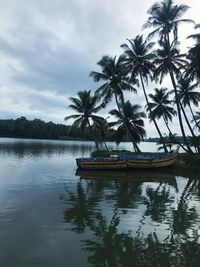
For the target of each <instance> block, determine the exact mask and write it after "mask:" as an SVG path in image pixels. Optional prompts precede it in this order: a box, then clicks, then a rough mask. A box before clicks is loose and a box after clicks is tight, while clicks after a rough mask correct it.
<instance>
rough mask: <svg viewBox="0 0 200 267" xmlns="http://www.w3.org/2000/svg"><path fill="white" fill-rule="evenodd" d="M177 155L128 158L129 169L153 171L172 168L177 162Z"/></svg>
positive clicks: (162, 154) (150, 155) (160, 154)
mask: <svg viewBox="0 0 200 267" xmlns="http://www.w3.org/2000/svg"><path fill="white" fill-rule="evenodd" d="M176 157H177V153H173V154H170V153H155V154H146V155H142V156H137V157H130V158H127V167H128V168H131V169H133V168H134V169H135V168H137V169H152V168H161V167H167V166H171V165H173V164H174V163H175V162H176Z"/></svg>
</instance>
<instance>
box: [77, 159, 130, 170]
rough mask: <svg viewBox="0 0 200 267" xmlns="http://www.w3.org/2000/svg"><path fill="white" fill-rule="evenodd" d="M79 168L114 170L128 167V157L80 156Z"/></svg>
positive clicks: (78, 160)
mask: <svg viewBox="0 0 200 267" xmlns="http://www.w3.org/2000/svg"><path fill="white" fill-rule="evenodd" d="M76 163H77V166H78V168H81V169H84V170H113V169H120V170H122V169H127V162H126V159H120V158H119V157H108V158H105V157H101V158H100V157H97V158H79V159H76Z"/></svg>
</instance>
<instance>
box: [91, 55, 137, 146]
mask: <svg viewBox="0 0 200 267" xmlns="http://www.w3.org/2000/svg"><path fill="white" fill-rule="evenodd" d="M124 60H125V58H124V56H123V55H121V56H119V58H118V59H117V58H116V57H114V58H113V57H109V56H104V57H102V59H101V60H100V61H99V62H98V63H97V64H98V65H99V66H100V67H101V72H96V71H92V72H91V73H90V76H91V77H92V78H93V79H94V81H95V82H99V81H103V82H104V83H103V85H101V86H100V87H99V88H98V89H97V90H96V94H97V95H98V96H99V97H100V98H103V103H105V104H108V103H109V102H110V101H111V100H112V98H113V97H114V98H115V102H116V104H117V108H118V111H119V114H121V119H122V120H123V123H124V127H125V128H126V131H127V133H128V135H129V138H130V139H131V140H132V142H134V137H133V136H132V135H131V132H130V130H129V129H128V127H127V125H126V123H125V120H124V117H123V115H122V111H121V105H120V103H123V102H124V95H123V91H133V92H134V93H136V92H137V90H136V89H135V87H134V84H135V83H137V80H136V79H133V78H132V79H131V80H130V77H129V70H128V69H127V67H125V66H124Z"/></svg>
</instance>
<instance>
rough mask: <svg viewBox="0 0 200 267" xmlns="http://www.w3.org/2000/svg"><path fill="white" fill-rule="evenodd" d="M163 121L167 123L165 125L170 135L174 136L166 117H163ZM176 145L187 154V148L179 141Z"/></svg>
mask: <svg viewBox="0 0 200 267" xmlns="http://www.w3.org/2000/svg"><path fill="white" fill-rule="evenodd" d="M163 120H164V122H165V124H166V126H167V129H168V131H169V134H171V135H173V133H172V131H171V129H170V128H169V125H168V121H167V119H166V118H165V116H163ZM175 140H176V138H175ZM176 143H177V144H178V145H179V146H180V147H181V148H182V149H183V150H184V151H185V152H187V149H185V147H184V146H183V145H182V144H181V143H180V142H178V141H177V140H176Z"/></svg>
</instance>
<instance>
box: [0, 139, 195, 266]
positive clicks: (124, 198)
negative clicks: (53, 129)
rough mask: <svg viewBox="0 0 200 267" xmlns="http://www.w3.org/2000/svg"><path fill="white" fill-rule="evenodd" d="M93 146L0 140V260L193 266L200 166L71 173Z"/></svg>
mask: <svg viewBox="0 0 200 267" xmlns="http://www.w3.org/2000/svg"><path fill="white" fill-rule="evenodd" d="M109 146H110V147H112V148H115V145H113V144H109ZM141 147H142V148H143V149H144V150H148V151H150V150H151V151H153V150H154V149H155V145H154V144H147V143H144V144H142V146H141ZM122 148H126V149H127V148H128V149H131V147H129V144H124V145H122ZM93 149H94V146H93V144H92V143H90V142H85V143H83V142H73V141H69V142H59V141H34V140H20V139H0V266H1V267H18V266H19V267H51V266H52V267H85V266H98V267H104V266H105V267H119V266H120V267H129V266H131V267H132V266H136V267H137V266H142V267H143V266H144V267H145V266H152V267H153V266H154V267H157V266H162V267H163V266H164V267H165V266H166V267H171V266H181V267H182V266H193V267H194V266H199V262H200V172H199V173H197V172H195V173H192V172H191V171H190V170H187V172H185V171H183V170H179V171H175V170H174V169H173V168H171V169H168V170H165V171H162V172H161V173H159V172H141V171H140V172H138V171H137V172H136V171H134V172H120V171H117V172H116V171H114V172H104V173H102V172H95V171H93V172H86V171H82V172H76V165H75V158H76V157H79V156H84V155H85V156H86V155H89V153H90V152H91V151H92V150H93Z"/></svg>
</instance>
